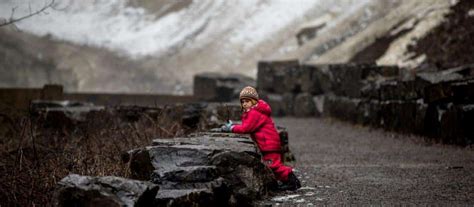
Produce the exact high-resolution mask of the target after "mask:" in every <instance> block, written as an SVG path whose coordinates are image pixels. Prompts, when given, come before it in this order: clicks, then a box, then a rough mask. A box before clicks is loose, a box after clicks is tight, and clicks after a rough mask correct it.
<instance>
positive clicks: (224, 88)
mask: <svg viewBox="0 0 474 207" xmlns="http://www.w3.org/2000/svg"><path fill="white" fill-rule="evenodd" d="M254 85H255V80H253V79H252V78H250V77H247V76H243V75H240V74H229V75H224V74H219V73H202V74H198V75H196V76H194V85H193V88H194V96H196V97H198V98H199V99H200V100H202V101H219V102H226V101H227V102H228V101H232V100H238V98H239V93H240V90H242V88H243V87H245V86H254Z"/></svg>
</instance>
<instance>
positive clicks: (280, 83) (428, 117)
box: [257, 61, 474, 145]
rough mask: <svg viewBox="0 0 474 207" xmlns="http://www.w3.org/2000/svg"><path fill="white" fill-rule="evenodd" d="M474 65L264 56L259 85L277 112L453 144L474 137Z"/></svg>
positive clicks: (465, 141)
mask: <svg viewBox="0 0 474 207" xmlns="http://www.w3.org/2000/svg"><path fill="white" fill-rule="evenodd" d="M473 72H474V67H473V66H472V65H466V66H462V67H458V68H453V69H448V70H444V71H443V72H418V73H411V72H408V71H407V70H405V69H402V68H398V67H394V66H377V65H375V64H330V65H323V64H321V65H310V64H298V62H297V61H274V62H260V63H259V64H258V78H257V87H258V91H259V93H260V94H261V97H262V98H263V99H265V100H266V101H267V102H268V103H269V104H270V105H271V106H272V109H273V113H274V114H273V115H275V116H296V117H312V116H324V117H335V118H338V119H341V120H344V121H350V122H352V123H355V124H361V125H368V126H372V127H380V128H384V129H387V130H391V131H396V132H402V133H413V134H418V135H424V136H428V137H431V138H433V139H434V140H436V141H440V142H442V143H449V144H460V145H468V144H473V143H474V136H473V135H474V130H473V129H472V128H470V127H469V126H468V125H469V124H468V123H472V122H470V121H472V120H473V118H474V116H473V114H474V102H473V100H474V92H473V91H474V90H473V89H474V77H472V75H471V74H474V73H473Z"/></svg>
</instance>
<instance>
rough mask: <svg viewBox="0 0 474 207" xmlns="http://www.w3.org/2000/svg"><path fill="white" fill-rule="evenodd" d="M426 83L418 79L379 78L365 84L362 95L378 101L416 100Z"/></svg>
mask: <svg viewBox="0 0 474 207" xmlns="http://www.w3.org/2000/svg"><path fill="white" fill-rule="evenodd" d="M427 85H428V84H427V83H425V82H423V81H418V80H407V81H402V80H399V79H388V80H387V79H379V80H377V81H373V82H370V83H369V84H367V85H365V86H364V87H363V88H362V90H361V93H362V97H364V98H369V99H375V100H380V101H391V100H417V99H420V98H422V97H423V95H424V89H425V87H426V86H427Z"/></svg>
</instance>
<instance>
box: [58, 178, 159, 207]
mask: <svg viewBox="0 0 474 207" xmlns="http://www.w3.org/2000/svg"><path fill="white" fill-rule="evenodd" d="M158 189H159V187H158V185H155V184H153V183H151V182H148V181H137V180H129V179H125V178H120V177H113V176H106V177H91V176H81V175H76V174H71V175H68V176H66V177H65V178H63V179H62V180H61V181H60V182H58V187H57V191H56V195H55V196H56V198H55V199H56V202H57V203H56V205H57V206H117V207H120V206H153V205H155V197H156V195H157V192H158Z"/></svg>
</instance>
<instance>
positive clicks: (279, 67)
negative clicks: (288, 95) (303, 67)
mask: <svg viewBox="0 0 474 207" xmlns="http://www.w3.org/2000/svg"><path fill="white" fill-rule="evenodd" d="M298 68H299V62H298V61H297V60H290V61H261V62H259V63H258V72H257V88H258V90H259V91H267V92H269V93H279V94H283V93H285V92H290V91H292V90H294V89H297V85H296V84H297V82H294V80H295V77H297V76H296V74H292V73H291V72H293V71H296V70H297V69H298ZM288 84H291V85H288ZM293 84H294V85H293Z"/></svg>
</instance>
